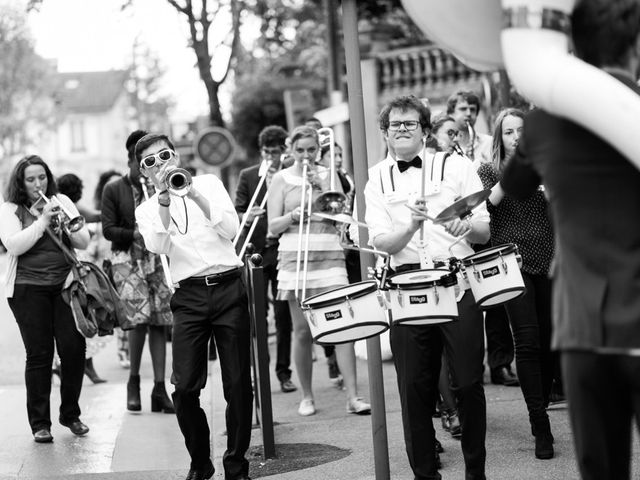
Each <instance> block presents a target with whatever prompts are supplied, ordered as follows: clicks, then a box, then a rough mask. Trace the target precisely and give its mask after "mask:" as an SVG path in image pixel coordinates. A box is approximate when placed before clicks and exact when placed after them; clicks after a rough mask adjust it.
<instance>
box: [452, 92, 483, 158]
mask: <svg viewBox="0 0 640 480" xmlns="http://www.w3.org/2000/svg"><path fill="white" fill-rule="evenodd" d="M479 112H480V99H479V98H478V95H476V94H475V93H474V92H471V91H468V90H458V91H456V92H454V93H453V94H452V95H451V96H450V97H449V99H448V100H447V115H450V116H451V117H453V119H454V120H455V122H456V127H457V129H458V132H459V134H458V143H459V144H460V147H462V150H463V152H464V154H465V155H466V156H467V157H469V158H470V159H471V160H473V161H474V162H475V163H476V165H478V164H479V162H490V161H491V135H485V134H483V133H478V132H476V130H475V124H476V120H477V119H478V113H479Z"/></svg>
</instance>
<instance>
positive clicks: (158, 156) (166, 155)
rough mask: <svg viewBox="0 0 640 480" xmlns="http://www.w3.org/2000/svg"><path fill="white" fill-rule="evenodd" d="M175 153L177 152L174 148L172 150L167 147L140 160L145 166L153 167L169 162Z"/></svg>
mask: <svg viewBox="0 0 640 480" xmlns="http://www.w3.org/2000/svg"><path fill="white" fill-rule="evenodd" d="M174 155H175V152H174V151H173V150H171V149H170V148H165V149H164V150H160V151H159V152H158V153H152V154H151V155H147V156H146V157H144V158H143V159H142V160H140V164H141V165H142V166H144V167H145V168H153V167H155V166H159V165H162V164H164V163H167V162H168V161H169V160H171V158H172V157H173V156H174Z"/></svg>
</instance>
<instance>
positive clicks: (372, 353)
mask: <svg viewBox="0 0 640 480" xmlns="http://www.w3.org/2000/svg"><path fill="white" fill-rule="evenodd" d="M342 31H343V32H344V49H345V57H346V67H347V90H348V92H347V94H348V97H349V118H350V123H351V149H352V157H351V158H352V159H353V168H354V179H355V184H356V204H357V209H358V218H360V219H362V218H364V208H365V203H364V186H365V184H366V183H367V175H368V162H367V140H366V134H365V123H364V103H363V95H362V76H361V72H360V45H359V42H358V11H357V8H356V0H343V2H342ZM359 236H360V238H359V241H360V245H363V246H366V245H367V244H368V240H369V235H368V232H367V230H366V229H360V235H359ZM360 264H361V272H362V278H367V274H368V271H369V267H372V266H373V259H372V256H371V254H369V253H365V252H360ZM367 366H368V372H369V395H370V398H371V434H372V437H373V459H374V465H375V478H376V480H389V479H390V472H389V443H388V439H387V420H386V409H385V402H384V380H383V378H382V355H381V353H380V337H379V336H375V337H372V338H369V339H367Z"/></svg>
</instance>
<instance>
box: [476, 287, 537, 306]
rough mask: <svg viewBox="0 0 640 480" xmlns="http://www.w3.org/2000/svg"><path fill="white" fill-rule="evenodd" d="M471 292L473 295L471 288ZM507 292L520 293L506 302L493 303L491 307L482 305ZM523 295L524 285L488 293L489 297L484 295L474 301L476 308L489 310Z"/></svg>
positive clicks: (525, 288)
mask: <svg viewBox="0 0 640 480" xmlns="http://www.w3.org/2000/svg"><path fill="white" fill-rule="evenodd" d="M471 291H472V293H473V288H472V289H471ZM507 292H520V293H518V295H516V296H515V297H513V298H510V299H509V300H507V301H506V302H502V303H494V304H492V305H487V306H485V305H482V303H483V302H485V301H487V300H491V299H492V298H494V297H497V296H498V295H502V294H503V293H507ZM525 293H527V287H525V286H524V285H523V286H517V287H510V288H503V289H502V290H500V291H498V292H493V293H490V294H489V295H485V296H484V297H482V298H481V299H479V300H476V305H477V306H478V308H479V309H480V310H491V309H492V308H494V307H499V306H500V305H504V304H505V303H509V302H510V301H511V300H515V299H516V298H520V297H521V296H523V295H524V294H525ZM474 299H475V297H474Z"/></svg>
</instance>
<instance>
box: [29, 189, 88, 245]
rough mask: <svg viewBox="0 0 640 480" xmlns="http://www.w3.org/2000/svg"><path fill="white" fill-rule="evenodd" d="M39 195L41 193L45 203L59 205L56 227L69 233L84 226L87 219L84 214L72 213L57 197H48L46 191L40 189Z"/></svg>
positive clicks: (41, 198)
mask: <svg viewBox="0 0 640 480" xmlns="http://www.w3.org/2000/svg"><path fill="white" fill-rule="evenodd" d="M38 195H40V200H42V201H43V202H44V203H53V204H54V205H55V206H56V207H57V209H58V211H57V216H56V217H54V218H56V220H55V222H56V225H55V226H56V227H58V226H60V227H62V229H63V230H64V231H65V232H66V233H67V234H69V233H74V232H77V231H78V230H80V229H81V228H82V227H84V223H85V220H84V217H83V216H82V215H75V216H74V215H73V213H71V212H70V211H69V210H67V209H66V208H65V207H64V205H63V204H62V202H60V200H58V199H57V198H56V197H51V198H49V197H47V196H46V195H45V194H44V193H42V190H38ZM40 200H38V201H37V202H36V203H38V202H40ZM34 206H35V204H34Z"/></svg>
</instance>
